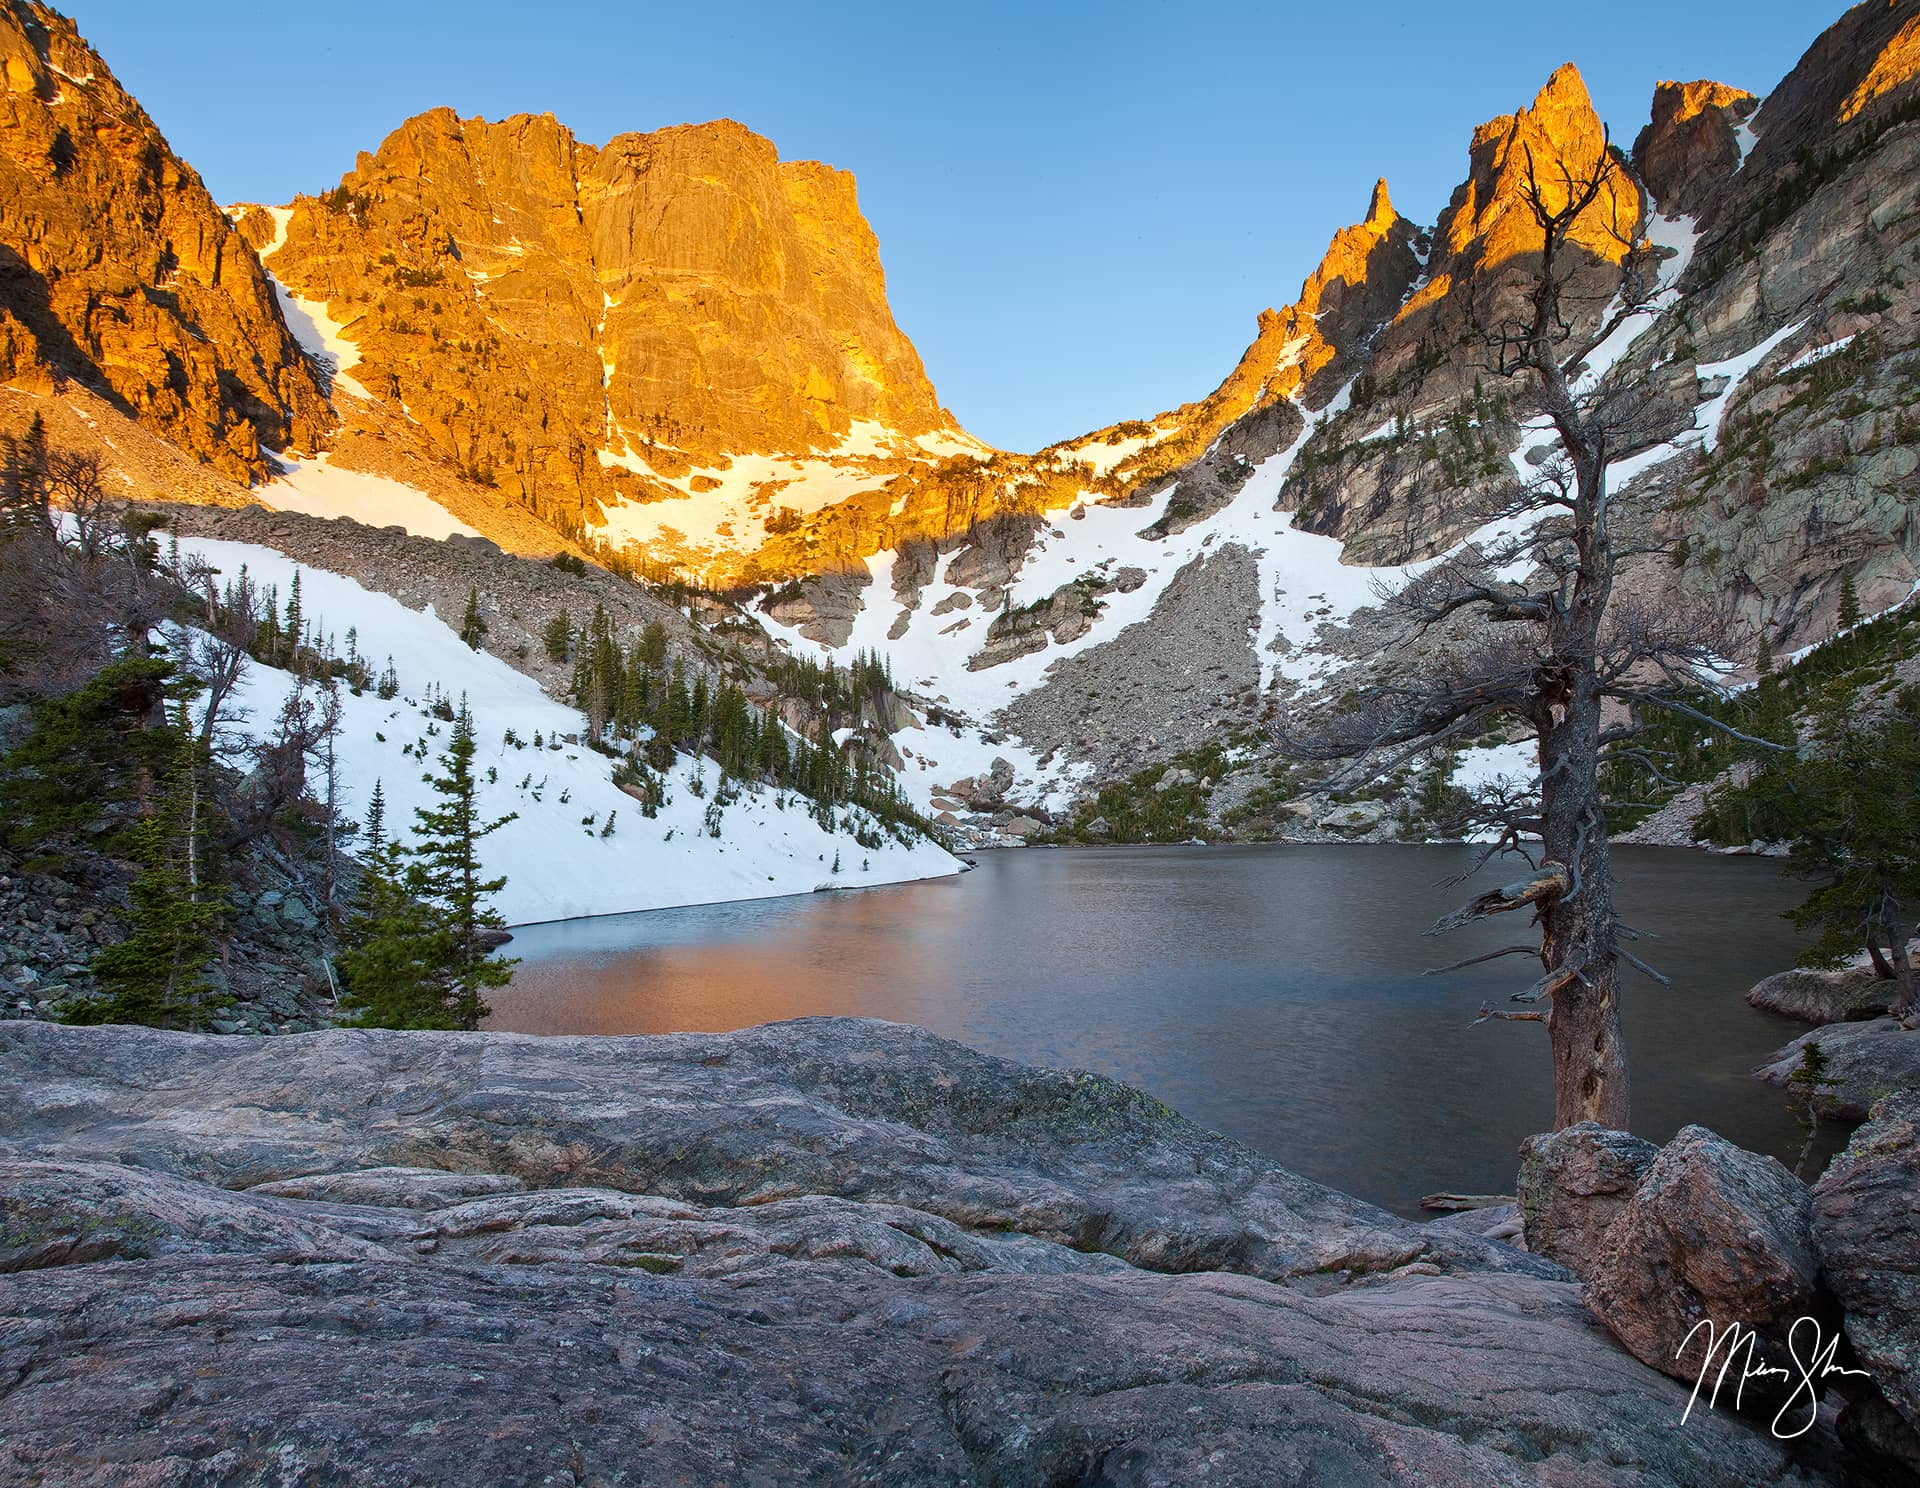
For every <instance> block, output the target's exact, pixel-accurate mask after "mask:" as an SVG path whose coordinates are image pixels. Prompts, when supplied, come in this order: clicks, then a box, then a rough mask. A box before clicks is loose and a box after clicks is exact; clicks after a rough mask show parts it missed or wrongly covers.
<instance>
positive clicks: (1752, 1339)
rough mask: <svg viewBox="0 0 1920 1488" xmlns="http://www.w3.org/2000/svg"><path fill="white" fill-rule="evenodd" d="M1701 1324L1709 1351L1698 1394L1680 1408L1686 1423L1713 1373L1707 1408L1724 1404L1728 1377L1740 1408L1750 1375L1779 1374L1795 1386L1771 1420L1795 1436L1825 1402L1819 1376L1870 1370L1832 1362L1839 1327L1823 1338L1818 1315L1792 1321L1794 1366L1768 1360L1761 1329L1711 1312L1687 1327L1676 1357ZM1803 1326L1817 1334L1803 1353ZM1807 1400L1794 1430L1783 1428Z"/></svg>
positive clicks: (1785, 1436)
mask: <svg viewBox="0 0 1920 1488" xmlns="http://www.w3.org/2000/svg"><path fill="white" fill-rule="evenodd" d="M1702 1328H1705V1329H1706V1330H1707V1352H1706V1357H1705V1358H1703V1359H1702V1360H1701V1362H1700V1377H1699V1378H1698V1379H1696V1380H1695V1381H1694V1382H1693V1394H1691V1395H1690V1396H1688V1397H1687V1408H1686V1410H1685V1411H1684V1412H1683V1413H1682V1414H1681V1417H1680V1424H1681V1425H1682V1426H1684V1425H1686V1424H1687V1419H1688V1417H1690V1416H1691V1415H1692V1414H1693V1407H1694V1404H1695V1402H1697V1401H1698V1400H1699V1399H1700V1392H1701V1391H1702V1390H1705V1389H1706V1388H1707V1376H1708V1375H1709V1374H1712V1375H1713V1388H1712V1389H1711V1390H1710V1391H1708V1393H1707V1409H1708V1410H1712V1409H1713V1408H1714V1407H1715V1406H1716V1405H1717V1404H1719V1401H1720V1390H1721V1387H1722V1386H1723V1385H1725V1384H1726V1383H1727V1379H1728V1376H1729V1375H1731V1376H1732V1378H1733V1408H1734V1409H1735V1410H1739V1409H1740V1397H1741V1395H1742V1394H1743V1393H1744V1392H1745V1390H1746V1388H1747V1381H1748V1380H1750V1379H1778V1380H1785V1381H1787V1382H1788V1383H1790V1384H1792V1385H1793V1388H1792V1389H1791V1390H1790V1391H1789V1392H1788V1394H1787V1398H1786V1401H1785V1402H1784V1403H1783V1404H1782V1405H1781V1407H1780V1409H1779V1410H1777V1411H1775V1412H1774V1416H1773V1420H1772V1422H1771V1423H1770V1426H1769V1429H1770V1430H1771V1431H1772V1432H1773V1434H1774V1435H1775V1436H1776V1437H1778V1438H1779V1439H1780V1440H1782V1441H1790V1440H1791V1439H1792V1438H1794V1437H1796V1436H1800V1435H1802V1434H1803V1433H1805V1432H1806V1431H1808V1430H1810V1429H1811V1428H1812V1426H1813V1422H1814V1417H1815V1415H1816V1413H1817V1412H1818V1411H1819V1408H1820V1402H1819V1391H1818V1390H1816V1389H1815V1388H1814V1384H1815V1381H1817V1380H1823V1379H1825V1378H1826V1377H1827V1376H1828V1375H1832V1374H1851V1375H1857V1376H1859V1377H1860V1378H1863V1379H1864V1378H1866V1377H1867V1371H1866V1370H1864V1369H1848V1368H1847V1367H1846V1366H1845V1365H1842V1364H1836V1363H1834V1362H1833V1356H1834V1353H1835V1351H1836V1350H1837V1349H1838V1348H1839V1347H1840V1335H1839V1334H1837V1333H1836V1334H1835V1335H1834V1336H1833V1337H1832V1338H1830V1339H1822V1338H1821V1336H1820V1323H1819V1320H1818V1319H1817V1318H1810V1317H1802V1318H1795V1319H1794V1322H1793V1326H1792V1327H1791V1328H1789V1329H1787V1357H1788V1358H1789V1359H1790V1360H1792V1361H1793V1367H1792V1368H1791V1369H1789V1368H1787V1367H1785V1366H1784V1365H1780V1364H1769V1363H1768V1362H1767V1361H1766V1358H1765V1356H1764V1355H1762V1354H1761V1353H1760V1352H1759V1348H1758V1344H1759V1335H1758V1334H1757V1333H1755V1332H1754V1331H1753V1329H1751V1328H1749V1327H1747V1326H1746V1325H1745V1324H1744V1323H1729V1324H1727V1326H1726V1330H1725V1331H1724V1332H1723V1331H1722V1330H1721V1329H1720V1328H1719V1327H1718V1326H1717V1325H1716V1324H1715V1323H1714V1322H1712V1321H1711V1320H1710V1319H1708V1318H1702V1319H1701V1320H1700V1321H1699V1322H1697V1323H1695V1324H1694V1325H1693V1326H1692V1327H1691V1328H1689V1329H1688V1330H1687V1336H1686V1337H1685V1338H1683V1339H1681V1340H1680V1347H1679V1348H1677V1349H1675V1350H1674V1351H1673V1356H1674V1358H1676V1359H1677V1358H1679V1357H1680V1356H1681V1355H1682V1354H1684V1353H1685V1352H1686V1351H1687V1345H1688V1344H1690V1343H1692V1342H1693V1338H1694V1335H1695V1334H1696V1333H1698V1332H1699V1331H1700V1330H1701V1329H1702ZM1803 1328H1807V1329H1811V1330H1812V1337H1811V1339H1809V1340H1808V1341H1809V1344H1810V1347H1809V1349H1808V1350H1807V1352H1806V1353H1804V1354H1803V1353H1802V1352H1801V1348H1800V1333H1801V1330H1802V1329H1803ZM1716 1358H1717V1359H1718V1360H1719V1364H1720V1368H1719V1370H1718V1372H1717V1373H1716V1372H1715V1371H1714V1361H1715V1359H1716ZM1736 1361H1738V1363H1739V1372H1738V1373H1737V1374H1736V1373H1734V1365H1735V1362H1736ZM1796 1376H1798V1382H1797V1383H1795V1377H1796ZM1802 1401H1804V1402H1805V1410H1806V1419H1805V1420H1804V1421H1802V1422H1801V1423H1800V1424H1799V1425H1798V1426H1795V1427H1793V1428H1792V1429H1791V1430H1786V1429H1783V1425H1782V1423H1783V1422H1785V1421H1786V1420H1787V1418H1788V1416H1789V1414H1790V1413H1791V1412H1793V1411H1794V1409H1795V1407H1796V1406H1799V1405H1800V1404H1801V1402H1802Z"/></svg>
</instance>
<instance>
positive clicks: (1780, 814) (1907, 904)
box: [1712, 679, 1920, 1014]
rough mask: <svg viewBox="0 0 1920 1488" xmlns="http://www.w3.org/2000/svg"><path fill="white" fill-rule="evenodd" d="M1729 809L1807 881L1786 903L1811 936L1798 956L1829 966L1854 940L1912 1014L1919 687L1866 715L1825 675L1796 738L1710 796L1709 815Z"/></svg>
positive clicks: (1919, 808) (1852, 949) (1919, 884)
mask: <svg viewBox="0 0 1920 1488" xmlns="http://www.w3.org/2000/svg"><path fill="white" fill-rule="evenodd" d="M1736 813H1738V815H1736ZM1730 817H1732V818H1733V819H1734V820H1740V821H1744V822H1746V823H1749V824H1754V825H1757V828H1758V830H1757V831H1756V832H1755V835H1756V836H1764V837H1767V838H1770V839H1775V840H1784V841H1786V842H1787V843H1788V844H1789V852H1788V857H1787V865H1788V867H1789V868H1790V869H1791V870H1792V871H1793V872H1794V873H1796V874H1798V875H1799V876H1801V877H1803V878H1809V879H1813V880H1816V886H1815V888H1814V890H1813V892H1812V893H1810V894H1809V895H1808V896H1807V898H1806V900H1805V902H1804V903H1802V904H1801V905H1800V906H1799V907H1798V908H1796V909H1793V910H1791V911H1789V916H1790V917H1791V918H1792V919H1793V921H1794V923H1796V924H1798V925H1801V926H1804V927H1806V928H1808V929H1812V930H1815V931H1817V932H1818V936H1819V938H1818V939H1817V940H1815V942H1814V943H1813V945H1812V946H1811V947H1810V948H1809V949H1808V951H1807V953H1806V954H1805V955H1804V956H1802V957H1801V964H1802V965H1806V966H1820V965H1835V964H1838V963H1840V962H1842V961H1844V960H1846V959H1847V958H1848V957H1850V956H1853V955H1856V954H1857V953H1858V952H1859V951H1860V950H1861V948H1862V947H1863V946H1864V947H1865V949H1866V951H1867V953H1868V955H1869V956H1870V957H1871V958H1872V960H1873V964H1874V968H1875V970H1876V971H1878V973H1879V974H1880V975H1881V976H1882V977H1886V978H1889V979H1891V980H1892V981H1894V982H1895V983H1897V985H1898V987H1899V995H1898V997H1897V998H1896V1002H1897V1003H1898V1005H1899V1008H1900V1010H1901V1011H1902V1012H1903V1014H1904V1013H1910V1012H1912V1010H1913V1008H1914V1002H1915V980H1916V979H1915V974H1914V970H1913V963H1912V960H1911V958H1910V957H1909V956H1908V955H1907V951H1906V946H1907V940H1908V937H1909V935H1910V934H1911V932H1912V927H1913V921H1914V915H1915V913H1916V910H1920V686H1910V687H1906V688H1903V689H1902V690H1901V691H1900V693H1899V694H1898V695H1897V696H1896V697H1895V698H1894V699H1893V702H1892V706H1891V707H1890V708H1889V709H1888V710H1887V711H1886V712H1885V713H1884V714H1883V715H1881V716H1878V717H1868V716H1865V715H1864V714H1863V712H1862V709H1861V705H1860V700H1859V699H1858V698H1857V697H1856V696H1855V694H1854V693H1853V692H1852V691H1851V690H1850V689H1849V688H1848V687H1847V686H1846V685H1845V680H1844V679H1841V680H1840V681H1838V682H1835V683H1833V684H1831V685H1829V686H1828V687H1827V688H1825V689H1824V690H1823V691H1822V692H1821V693H1820V694H1819V695H1818V696H1817V697H1816V698H1815V701H1814V712H1813V717H1812V720H1811V725H1810V729H1809V739H1808V743H1807V745H1806V747H1805V748H1804V749H1802V750H1801V751H1800V752H1798V753H1796V754H1791V755H1786V756H1777V757H1774V758H1772V759H1769V760H1766V761H1763V762H1762V763H1761V764H1760V765H1759V766H1758V767H1757V768H1756V770H1755V771H1754V774H1753V776H1752V778H1751V779H1750V780H1749V781H1748V782H1747V783H1746V784H1745V785H1742V786H1739V787H1737V788H1735V789H1733V790H1730V791H1725V792H1722V793H1721V794H1720V796H1719V797H1717V798H1716V800H1715V802H1714V804H1713V811H1712V819H1713V821H1714V822H1715V823H1716V824H1722V823H1725V822H1726V821H1727V820H1728V819H1729V818H1730Z"/></svg>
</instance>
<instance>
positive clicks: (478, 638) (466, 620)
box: [460, 584, 487, 651]
mask: <svg viewBox="0 0 1920 1488" xmlns="http://www.w3.org/2000/svg"><path fill="white" fill-rule="evenodd" d="M486 638H487V622H486V617H485V616H483V615H482V614H481V613H480V586H479V585H477V584H475V585H471V586H469V588H468V589H467V613H466V614H465V615H463V616H461V618H460V639H461V640H463V641H465V642H466V643H467V649H468V650H469V651H478V650H479V649H480V646H481V643H482V642H483V641H485V640H486Z"/></svg>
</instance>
